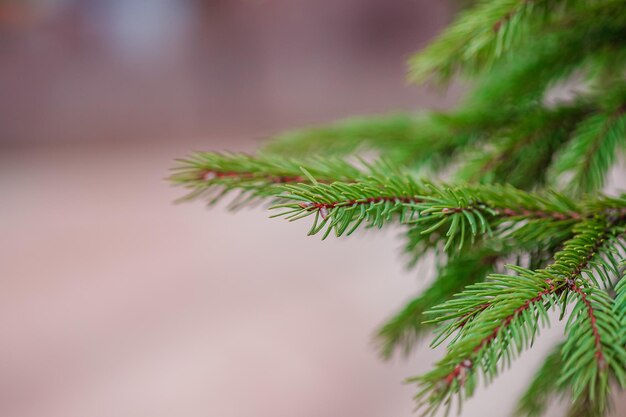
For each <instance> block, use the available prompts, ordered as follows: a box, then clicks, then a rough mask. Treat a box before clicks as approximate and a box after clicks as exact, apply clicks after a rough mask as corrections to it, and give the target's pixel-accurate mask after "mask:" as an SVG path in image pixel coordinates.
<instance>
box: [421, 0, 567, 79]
mask: <svg viewBox="0 0 626 417" xmlns="http://www.w3.org/2000/svg"><path fill="white" fill-rule="evenodd" d="M559 3H560V2H558V1H550V0H535V1H533V0H495V1H481V2H480V3H479V4H478V5H477V6H475V7H474V8H473V9H471V10H469V11H467V12H464V13H462V14H461V15H460V16H459V17H458V18H457V20H456V22H455V23H454V24H452V25H451V26H449V27H448V28H447V29H446V30H445V31H444V32H443V33H442V34H441V35H440V36H439V37H438V38H437V40H435V41H434V42H433V43H431V44H430V45H429V46H428V47H427V48H426V49H425V50H424V51H422V52H420V53H419V54H417V55H415V56H414V57H413V58H412V59H411V60H410V77H411V79H412V80H414V81H416V82H421V81H424V80H425V79H427V78H429V77H431V76H436V77H437V78H438V79H439V80H442V81H446V80H447V79H449V78H450V77H451V76H452V75H454V73H455V72H456V71H457V70H458V69H460V68H470V69H471V70H475V69H477V68H478V67H480V66H481V65H484V64H485V63H490V62H492V61H493V60H495V59H497V58H499V57H500V56H501V55H502V54H504V53H505V52H506V51H508V50H509V49H510V48H511V47H512V46H513V45H515V44H517V43H518V42H519V40H520V39H521V38H522V37H523V35H524V34H526V33H528V31H529V30H530V28H531V27H533V26H536V25H537V24H540V23H542V22H543V21H545V19H546V18H547V17H548V16H549V15H548V13H547V11H548V10H550V8H553V7H555V6H557V5H559Z"/></svg>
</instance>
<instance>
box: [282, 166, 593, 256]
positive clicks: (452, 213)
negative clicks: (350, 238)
mask: <svg viewBox="0 0 626 417" xmlns="http://www.w3.org/2000/svg"><path fill="white" fill-rule="evenodd" d="M283 188H284V189H285V190H286V193H284V194H281V195H280V196H279V198H280V199H282V200H285V201H286V202H285V203H283V204H278V205H275V206H274V208H281V209H285V211H283V212H281V213H279V214H277V215H276V216H283V215H285V216H288V219H290V220H295V219H300V218H303V217H307V216H310V215H312V214H315V220H314V223H313V227H312V228H311V230H310V234H316V233H318V232H320V231H322V230H324V229H326V232H325V233H324V238H325V237H327V236H328V235H329V234H330V232H331V231H332V230H334V231H335V234H336V235H337V236H341V235H342V234H344V232H346V231H347V230H349V231H348V234H350V233H352V232H353V231H354V230H356V229H357V228H358V226H359V225H360V224H361V223H363V222H365V223H366V224H367V225H369V226H375V227H382V226H383V225H384V224H385V223H387V222H388V221H390V220H391V219H392V218H393V216H394V215H396V214H399V215H400V222H401V223H412V224H414V225H413V227H417V228H419V229H420V230H421V233H424V234H430V233H432V232H434V231H437V230H440V229H441V228H442V227H445V228H447V232H446V234H445V237H446V244H445V247H444V249H446V250H447V249H449V248H451V247H453V246H458V247H462V246H463V245H464V244H466V243H467V242H468V241H473V240H474V239H475V238H476V237H477V236H479V235H485V234H490V233H491V231H492V224H494V225H498V224H500V223H501V222H502V221H505V220H506V221H508V222H524V221H528V220H529V219H542V220H545V221H548V222H550V221H576V220H579V219H581V216H582V215H581V213H580V212H578V208H577V206H576V205H575V204H574V203H573V202H571V201H569V200H567V199H566V198H564V197H562V196H556V195H539V194H529V193H524V192H523V191H520V190H516V189H514V188H512V187H507V186H475V187H454V188H453V187H449V186H435V185H433V184H429V183H425V182H418V181H416V180H414V179H412V178H411V177H401V176H397V175H393V174H390V175H387V176H381V175H380V174H378V175H372V176H370V177H369V178H368V179H367V180H363V181H358V182H355V183H349V184H347V183H339V182H335V183H333V184H298V185H284V186H283ZM418 213H419V216H416V215H417V214H418ZM320 218H321V221H320Z"/></svg>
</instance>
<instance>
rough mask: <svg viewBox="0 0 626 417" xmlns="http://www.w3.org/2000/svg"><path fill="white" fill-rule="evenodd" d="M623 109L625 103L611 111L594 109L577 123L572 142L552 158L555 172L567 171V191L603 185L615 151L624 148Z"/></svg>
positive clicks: (625, 124) (591, 189) (590, 190)
mask: <svg viewBox="0 0 626 417" xmlns="http://www.w3.org/2000/svg"><path fill="white" fill-rule="evenodd" d="M625 104H626V103H625ZM625 110H626V106H624V107H622V106H620V107H619V108H617V109H615V110H614V111H612V112H611V113H597V114H594V115H592V116H589V117H588V118H586V119H584V120H583V121H582V122H580V124H579V125H578V128H577V129H576V132H574V135H573V138H572V140H571V145H570V146H569V147H568V148H567V149H566V150H565V152H564V153H563V154H562V155H561V157H560V158H559V159H558V160H557V161H556V162H555V169H556V172H557V173H558V174H563V173H569V174H570V177H571V179H570V180H569V184H568V186H567V189H568V190H569V192H570V193H579V194H580V193H595V192H598V191H599V190H601V189H602V186H603V185H604V179H605V177H606V174H607V172H608V170H609V168H610V167H611V166H612V165H613V164H614V163H615V159H616V156H617V153H618V151H619V150H620V148H622V149H623V148H626V114H624V111H625Z"/></svg>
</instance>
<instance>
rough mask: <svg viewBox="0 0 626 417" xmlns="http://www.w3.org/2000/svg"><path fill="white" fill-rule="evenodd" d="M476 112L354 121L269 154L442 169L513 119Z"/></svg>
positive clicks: (290, 136)
mask: <svg viewBox="0 0 626 417" xmlns="http://www.w3.org/2000/svg"><path fill="white" fill-rule="evenodd" d="M482 114H483V112H482V111H480V110H479V109H476V108H475V107H472V108H471V110H462V111H457V112H455V113H453V114H443V113H437V112H425V113H421V114H395V115H388V116H380V117H371V118H352V119H347V120H344V121H340V122H336V123H334V124H331V125H328V126H322V127H318V128H310V129H301V130H297V131H293V132H287V133H285V134H283V135H279V136H278V137H276V138H274V139H273V140H272V141H270V142H269V143H268V145H267V146H266V147H265V148H264V150H265V151H266V152H268V153H271V154H279V155H288V156H297V157H303V156H310V155H315V156H320V155H325V156H345V155H348V154H350V153H358V152H361V151H375V152H376V153H378V154H379V156H380V157H381V158H382V159H385V160H387V161H390V162H394V163H396V164H402V165H407V166H410V167H412V168H415V167H422V166H428V167H435V168H436V167H437V166H438V165H439V164H441V163H442V162H443V161H446V160H447V159H449V158H450V157H451V156H452V155H454V154H455V153H458V152H459V151H460V150H461V149H463V148H465V147H466V146H468V145H470V144H471V143H474V142H477V141H479V140H482V139H485V138H487V137H488V136H489V135H490V134H491V132H492V131H493V130H494V129H497V128H499V127H501V126H502V125H504V124H506V123H508V122H509V121H510V120H511V118H512V117H515V116H514V115H512V114H510V112H507V113H506V114H498V115H496V114H493V117H491V118H489V119H485V118H484V117H483V116H482Z"/></svg>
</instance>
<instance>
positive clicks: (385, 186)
mask: <svg viewBox="0 0 626 417" xmlns="http://www.w3.org/2000/svg"><path fill="white" fill-rule="evenodd" d="M410 68H411V70H410V78H411V79H412V80H415V81H423V80H426V79H430V80H435V81H437V82H439V83H446V82H448V81H449V80H451V79H452V78H453V77H455V76H462V77H464V78H470V79H473V80H475V82H474V83H473V90H472V91H470V92H469V93H468V95H467V97H466V98H465V99H464V100H463V101H462V102H461V104H460V105H459V106H458V107H457V108H456V109H454V110H451V111H449V112H422V113H415V114H393V115H388V116H376V117H362V118H356V119H352V120H346V121H341V122H337V123H334V124H331V125H329V126H325V127H315V128H312V129H303V130H300V131H295V132H289V133H286V134H283V135H280V136H278V137H276V138H275V139H274V140H272V141H271V142H270V143H269V144H268V145H267V146H266V147H265V148H264V150H263V152H262V153H259V154H257V155H245V154H231V153H214V152H196V153H193V154H191V155H190V156H188V157H187V158H185V159H182V160H179V161H178V164H177V166H176V168H175V171H174V173H173V174H172V177H171V179H172V181H173V182H174V183H175V184H177V185H180V186H182V187H184V188H186V189H187V190H188V194H187V195H186V197H184V198H183V199H185V198H186V199H205V200H207V201H209V202H210V203H215V202H217V201H220V200H222V199H223V198H225V197H228V196H229V195H231V194H234V195H235V197H234V198H233V199H231V200H230V204H231V207H233V208H238V207H242V206H247V205H250V204H253V203H257V202H263V201H265V202H267V203H268V206H269V208H270V210H271V215H272V217H281V218H285V219H287V220H289V221H296V220H300V219H304V218H306V219H307V220H308V221H310V224H311V228H310V230H309V234H310V235H316V234H319V235H321V236H322V238H323V239H324V238H327V237H328V236H330V235H331V234H332V235H334V236H337V237H339V236H349V235H351V234H352V233H355V232H358V231H359V230H361V229H363V228H368V227H369V228H382V227H385V226H387V225H388V224H391V223H396V224H401V225H402V226H403V227H404V229H405V230H406V239H405V250H406V254H407V256H408V258H409V259H410V263H411V265H412V264H414V263H416V262H419V260H420V259H422V258H423V257H424V255H426V254H434V256H435V258H436V262H437V274H436V275H437V276H436V277H435V278H434V280H433V281H432V282H431V283H430V285H429V286H428V287H427V288H426V289H425V290H424V291H423V292H422V293H421V294H417V295H415V296H414V297H413V298H412V299H411V300H410V301H409V302H408V303H407V305H406V306H404V307H402V308H400V309H399V310H398V312H397V313H396V314H395V315H394V316H393V317H391V318H389V320H388V321H387V322H386V323H385V324H383V325H382V326H381V328H380V329H379V330H378V332H377V333H376V344H377V346H378V348H379V350H380V354H381V356H382V357H383V358H390V357H392V356H393V355H395V354H396V353H398V352H400V353H403V354H405V355H408V354H410V353H411V352H413V351H414V349H415V348H416V347H417V346H418V345H419V342H420V341H421V340H422V339H423V338H425V337H427V336H429V335H432V334H434V338H433V342H432V345H433V346H436V345H440V344H443V343H444V342H445V343H446V345H445V354H443V356H442V358H441V359H440V360H439V361H438V362H437V363H436V364H435V365H434V366H433V368H432V370H431V371H429V372H427V373H426V374H424V375H420V376H416V377H413V378H410V379H409V382H411V383H415V384H417V395H416V399H417V403H418V405H419V410H420V411H421V412H422V413H424V414H434V413H437V412H438V410H442V409H443V410H449V409H451V408H452V407H453V406H454V405H455V404H458V406H459V409H460V405H461V403H462V402H463V401H465V400H467V399H468V398H469V397H471V396H472V394H473V393H474V392H475V390H476V389H478V388H479V387H480V386H481V385H484V384H488V383H490V382H492V381H494V380H496V378H497V376H498V374H500V373H501V372H503V371H504V370H505V369H506V368H507V367H508V366H509V365H510V364H511V362H512V361H513V360H515V358H516V357H517V356H519V355H520V354H521V353H522V352H523V351H525V350H527V349H529V348H531V346H532V342H533V341H534V340H535V339H536V338H537V337H540V330H541V329H542V328H543V327H545V326H548V325H549V323H550V321H554V320H565V321H566V326H565V334H564V336H563V337H564V338H563V342H562V343H560V344H559V345H558V346H557V347H555V348H554V350H553V351H552V352H551V353H550V354H549V356H548V357H547V358H546V360H545V362H544V364H543V365H542V366H541V367H540V368H539V369H538V370H537V373H536V376H535V377H534V378H533V379H532V381H531V382H530V384H529V386H528V388H527V390H526V392H525V393H524V394H523V395H522V397H521V398H520V400H519V402H518V405H517V407H516V409H515V410H511V412H512V413H514V415H515V416H517V417H523V416H529V417H538V416H541V415H543V413H544V412H545V410H546V407H547V406H548V405H549V404H550V403H552V402H553V401H554V400H559V399H566V400H567V401H568V404H569V406H568V408H569V409H568V414H567V415H568V416H572V417H573V416H597V417H600V416H604V415H606V414H607V412H608V410H609V409H610V406H611V397H612V395H613V392H614V391H616V390H622V389H624V388H625V386H626V277H625V275H626V274H625V270H626V260H625V258H626V256H625V254H626V245H625V238H626V194H624V193H622V192H619V191H617V192H615V191H613V192H612V195H611V196H609V195H605V194H603V190H604V188H605V186H606V185H607V179H608V178H609V174H610V173H611V172H612V171H613V172H614V170H615V169H617V168H616V166H617V164H618V162H619V161H620V158H621V157H622V156H623V154H624V150H625V149H626V1H624V0H621V1H617V0H595V1H589V0H586V1H583V0H482V1H478V2H476V4H475V6H474V7H473V8H471V9H469V10H467V11H464V12H462V13H461V14H460V16H459V17H458V19H457V20H456V21H455V22H453V23H452V24H451V25H450V26H449V28H448V29H446V30H444V31H443V33H442V34H441V35H440V36H439V37H438V38H437V39H436V40H435V41H434V42H433V43H432V44H431V45H430V46H428V47H427V48H426V49H425V50H423V51H421V52H420V53H418V54H416V55H415V56H414V57H413V58H411V60H410ZM563 89H566V90H567V94H565V95H563V94H559V93H558V91H560V90H563ZM372 155H374V157H375V159H377V160H376V161H375V162H365V161H366V159H365V157H366V156H367V160H368V161H369V160H371V158H372ZM440 172H441V173H445V174H446V176H447V178H449V180H448V181H446V182H444V181H437V180H433V178H434V177H435V174H437V173H440ZM612 177H613V178H615V177H620V175H615V174H613V175H612ZM621 178H623V174H622V175H621ZM611 185H612V188H613V189H614V188H615V184H611Z"/></svg>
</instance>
